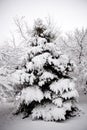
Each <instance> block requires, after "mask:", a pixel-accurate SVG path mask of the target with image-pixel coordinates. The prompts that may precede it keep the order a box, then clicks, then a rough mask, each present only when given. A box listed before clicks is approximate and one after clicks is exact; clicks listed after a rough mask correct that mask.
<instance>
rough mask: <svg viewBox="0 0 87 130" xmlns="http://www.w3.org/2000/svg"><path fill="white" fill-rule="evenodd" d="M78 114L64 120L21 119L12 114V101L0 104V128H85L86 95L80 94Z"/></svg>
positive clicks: (63, 129) (47, 129)
mask: <svg viewBox="0 0 87 130" xmlns="http://www.w3.org/2000/svg"><path fill="white" fill-rule="evenodd" d="M79 100H80V101H79V106H80V109H81V113H80V116H77V117H73V118H71V119H69V120H66V121H64V122H45V121H40V120H37V121H32V120H31V119H30V118H26V119H22V118H21V116H13V115H12V112H13V111H14V105H13V104H12V103H2V104H0V130H87V95H86V96H85V95H83V96H81V95H80V99H79Z"/></svg>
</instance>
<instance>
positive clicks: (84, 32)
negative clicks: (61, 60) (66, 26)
mask: <svg viewBox="0 0 87 130" xmlns="http://www.w3.org/2000/svg"><path fill="white" fill-rule="evenodd" d="M61 48H62V50H63V51H65V52H66V53H68V55H69V56H70V57H71V58H72V59H73V60H74V61H75V63H76V64H77V67H78V72H76V73H77V74H76V75H77V79H78V87H80V86H81V85H82V87H83V84H84V82H85V81H84V75H85V74H86V73H87V29H83V28H82V29H81V30H79V29H76V30H75V31H74V32H73V33H68V34H66V38H63V37H62V45H61Z"/></svg>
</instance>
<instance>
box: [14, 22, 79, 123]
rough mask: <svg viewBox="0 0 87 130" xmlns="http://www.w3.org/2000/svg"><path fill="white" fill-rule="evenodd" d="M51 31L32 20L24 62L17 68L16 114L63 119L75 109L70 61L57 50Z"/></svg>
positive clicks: (75, 98)
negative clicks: (19, 87)
mask: <svg viewBox="0 0 87 130" xmlns="http://www.w3.org/2000/svg"><path fill="white" fill-rule="evenodd" d="M54 39H55V36H54V33H53V32H52V30H50V29H49V28H47V27H46V26H45V25H44V24H43V23H42V21H41V20H37V22H35V25H34V28H33V33H32V36H31V40H30V42H29V49H28V51H27V55H26V57H25V58H24V61H25V62H24V64H23V65H22V67H21V68H20V70H17V74H19V76H20V84H21V86H22V87H21V92H20V96H19V106H18V110H17V113H16V114H18V113H23V114H24V117H27V116H29V115H31V117H32V119H43V120H46V121H60V120H65V119H67V118H69V117H71V116H73V115H74V112H75V111H77V106H76V101H77V98H78V92H77V90H76V89H75V82H74V80H73V78H72V77H71V76H70V73H71V72H73V71H74V64H73V62H72V61H71V60H70V59H69V58H68V57H67V56H66V55H64V54H62V53H61V51H60V50H59V48H58V47H57V44H56V43H54V42H53V40H54Z"/></svg>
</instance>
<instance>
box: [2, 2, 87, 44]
mask: <svg viewBox="0 0 87 130" xmlns="http://www.w3.org/2000/svg"><path fill="white" fill-rule="evenodd" d="M15 16H25V18H27V19H28V21H29V24H31V23H32V21H33V20H34V19H35V18H38V17H40V18H45V17H47V16H50V17H51V18H52V19H53V20H54V21H55V22H56V24H57V25H58V26H59V27H61V28H62V30H63V31H64V32H65V31H70V30H73V29H74V28H77V27H78V28H81V27H87V0H0V44H3V41H4V40H6V38H7V37H8V36H9V32H10V31H12V30H13V28H14V24H13V18H14V17H15Z"/></svg>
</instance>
